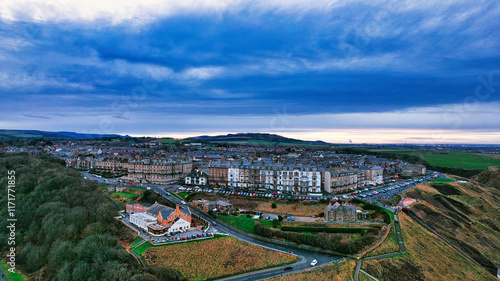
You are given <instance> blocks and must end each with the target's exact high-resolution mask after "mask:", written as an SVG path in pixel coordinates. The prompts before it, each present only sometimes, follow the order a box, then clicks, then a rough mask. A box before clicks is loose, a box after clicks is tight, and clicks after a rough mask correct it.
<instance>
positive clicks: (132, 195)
mask: <svg viewBox="0 0 500 281" xmlns="http://www.w3.org/2000/svg"><path fill="white" fill-rule="evenodd" d="M111 194H119V195H124V196H127V197H130V198H132V197H135V194H132V193H126V192H111Z"/></svg>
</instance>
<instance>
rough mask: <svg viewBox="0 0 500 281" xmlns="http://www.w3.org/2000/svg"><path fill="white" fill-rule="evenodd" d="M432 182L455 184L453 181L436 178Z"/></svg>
mask: <svg viewBox="0 0 500 281" xmlns="http://www.w3.org/2000/svg"><path fill="white" fill-rule="evenodd" d="M433 182H455V180H454V179H443V178H436V179H435V180H434V181H433Z"/></svg>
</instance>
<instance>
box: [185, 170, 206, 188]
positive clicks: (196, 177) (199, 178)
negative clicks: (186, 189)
mask: <svg viewBox="0 0 500 281" xmlns="http://www.w3.org/2000/svg"><path fill="white" fill-rule="evenodd" d="M184 182H185V183H186V184H195V185H206V184H207V182H208V175H207V174H206V173H205V172H203V171H200V170H194V171H192V172H191V173H189V174H188V175H187V176H186V177H185V178H184Z"/></svg>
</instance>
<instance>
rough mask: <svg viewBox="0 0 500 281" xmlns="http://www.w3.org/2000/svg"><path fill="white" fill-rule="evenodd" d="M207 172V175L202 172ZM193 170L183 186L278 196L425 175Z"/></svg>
mask: <svg viewBox="0 0 500 281" xmlns="http://www.w3.org/2000/svg"><path fill="white" fill-rule="evenodd" d="M205 171H206V172H205ZM205 171H202V170H194V171H193V172H191V173H190V174H188V175H187V176H186V177H185V183H186V184H195V185H203V184H202V183H208V184H209V185H212V186H218V187H227V188H232V189H240V190H270V191H274V192H277V193H294V194H298V193H321V192H323V191H326V192H328V193H344V192H349V191H354V190H359V189H363V188H365V187H366V186H379V185H383V184H385V183H389V182H391V181H394V180H395V179H397V178H398V177H400V176H402V177H416V176H419V175H425V172H426V169H425V166H423V165H412V164H405V165H401V166H398V167H394V166H386V167H382V166H378V165H372V166H361V167H359V168H347V167H334V168H324V167H322V166H319V165H312V164H297V163H282V162H264V161H260V162H259V161H258V162H252V161H240V162H238V161H225V160H224V161H215V162H211V163H210V164H209V165H208V169H207V170H205Z"/></svg>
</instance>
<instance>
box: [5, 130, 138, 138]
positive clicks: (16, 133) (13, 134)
mask: <svg viewBox="0 0 500 281" xmlns="http://www.w3.org/2000/svg"><path fill="white" fill-rule="evenodd" d="M109 137H112V138H116V137H129V136H121V135H117V134H80V133H75V132H64V131H63V132H47V131H38V130H2V129H0V138H3V139H23V138H24V139H47V140H59V139H75V140H81V139H95V138H109Z"/></svg>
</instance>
